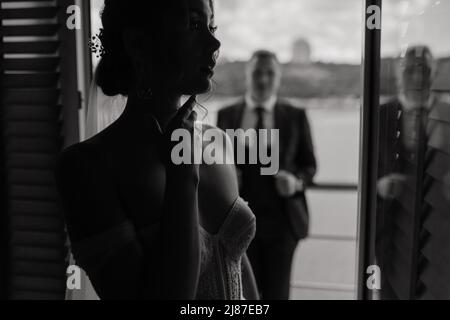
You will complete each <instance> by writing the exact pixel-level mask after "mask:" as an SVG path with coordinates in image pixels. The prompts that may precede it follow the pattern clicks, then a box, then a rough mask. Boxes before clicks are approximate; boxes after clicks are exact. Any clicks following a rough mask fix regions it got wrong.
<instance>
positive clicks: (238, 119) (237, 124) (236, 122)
mask: <svg viewBox="0 0 450 320" xmlns="http://www.w3.org/2000/svg"><path fill="white" fill-rule="evenodd" d="M236 108H237V109H236V112H234V113H233V114H234V119H233V128H234V129H239V128H241V127H242V119H243V117H244V110H245V100H243V101H242V102H241V103H239V104H238V105H237V107H236Z"/></svg>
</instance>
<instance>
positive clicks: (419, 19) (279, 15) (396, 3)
mask: <svg viewBox="0 0 450 320" xmlns="http://www.w3.org/2000/svg"><path fill="white" fill-rule="evenodd" d="M93 1H94V6H96V7H97V8H99V7H100V6H101V2H102V1H101V0H93ZM96 2H97V3H99V4H96ZM215 3H216V24H217V25H218V27H219V29H218V32H217V36H218V38H219V39H220V40H221V42H222V48H221V56H222V57H224V58H226V59H227V60H247V59H248V58H249V56H250V55H251V53H252V52H253V51H254V50H256V49H261V48H265V49H269V50H272V51H275V52H276V53H277V54H278V56H279V58H280V60H282V61H283V62H288V61H290V60H291V58H292V44H293V42H294V41H295V40H296V39H299V38H303V39H306V40H307V41H308V42H309V43H310V45H311V47H312V60H313V61H323V62H336V63H353V64H358V63H360V61H361V55H362V54H361V48H362V32H363V30H362V26H363V20H362V19H363V3H364V0H216V1H215ZM449 16H450V1H449V0H441V1H437V0H385V1H383V18H382V20H383V33H382V34H383V36H382V37H383V42H382V54H383V55H384V56H395V55H398V54H399V53H400V52H401V50H402V48H404V46H405V45H407V44H412V43H425V44H428V45H430V46H431V47H432V50H433V51H435V53H436V55H437V56H445V55H450V38H449V39H448V40H447V38H448V37H446V35H447V34H448V33H449V32H450V19H449ZM93 17H94V19H93V20H94V23H93V25H94V27H98V25H99V21H98V20H99V19H98V14H96V13H95V12H94V14H93Z"/></svg>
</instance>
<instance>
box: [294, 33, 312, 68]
mask: <svg viewBox="0 0 450 320" xmlns="http://www.w3.org/2000/svg"><path fill="white" fill-rule="evenodd" d="M292 63H296V64H310V63H311V46H310V44H309V42H308V41H307V40H305V39H298V40H296V41H295V42H294V44H293V51H292Z"/></svg>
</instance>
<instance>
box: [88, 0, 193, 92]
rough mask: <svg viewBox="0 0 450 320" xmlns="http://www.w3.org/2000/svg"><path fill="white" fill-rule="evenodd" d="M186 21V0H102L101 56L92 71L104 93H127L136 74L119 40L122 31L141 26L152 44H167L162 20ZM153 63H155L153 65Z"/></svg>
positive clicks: (121, 39)
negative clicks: (103, 2)
mask: <svg viewBox="0 0 450 320" xmlns="http://www.w3.org/2000/svg"><path fill="white" fill-rule="evenodd" d="M168 17H170V19H171V20H172V21H176V22H178V23H183V22H186V21H187V17H188V11H187V0H160V1H153V0H127V1H125V0H105V5H104V7H103V10H102V12H101V21H102V24H103V29H102V30H101V32H100V34H99V39H100V41H101V45H102V47H103V53H102V58H101V60H100V62H99V65H98V67H97V72H96V83H97V85H98V86H99V87H100V88H101V89H102V91H103V92H104V93H105V94H106V95H108V96H115V95H118V94H121V95H124V96H127V95H128V94H129V91H130V89H131V85H133V83H134V82H135V80H136V74H135V70H134V66H133V62H132V59H131V57H130V56H129V55H128V53H127V50H126V49H125V45H124V42H123V31H124V30H126V29H127V28H129V27H137V28H143V29H145V31H147V32H148V34H149V36H150V37H151V41H152V42H153V43H154V44H156V46H157V47H158V45H159V46H164V45H167V44H168V41H167V39H163V36H162V34H163V30H162V28H163V26H164V25H165V24H163V22H164V19H167V18H168ZM156 65H157V64H156Z"/></svg>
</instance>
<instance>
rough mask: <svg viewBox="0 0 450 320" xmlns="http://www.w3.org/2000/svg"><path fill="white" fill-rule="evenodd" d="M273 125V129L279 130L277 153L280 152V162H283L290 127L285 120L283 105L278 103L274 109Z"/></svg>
mask: <svg viewBox="0 0 450 320" xmlns="http://www.w3.org/2000/svg"><path fill="white" fill-rule="evenodd" d="M274 125H275V129H279V132H280V141H279V148H280V150H279V152H280V160H284V159H285V157H284V154H285V151H286V149H287V143H288V142H289V139H288V138H289V134H290V133H289V132H290V126H289V122H288V119H287V118H286V112H285V109H284V107H283V105H282V104H281V103H279V102H277V104H276V105H275V109H274Z"/></svg>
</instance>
